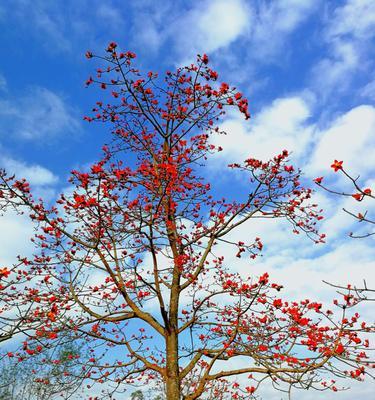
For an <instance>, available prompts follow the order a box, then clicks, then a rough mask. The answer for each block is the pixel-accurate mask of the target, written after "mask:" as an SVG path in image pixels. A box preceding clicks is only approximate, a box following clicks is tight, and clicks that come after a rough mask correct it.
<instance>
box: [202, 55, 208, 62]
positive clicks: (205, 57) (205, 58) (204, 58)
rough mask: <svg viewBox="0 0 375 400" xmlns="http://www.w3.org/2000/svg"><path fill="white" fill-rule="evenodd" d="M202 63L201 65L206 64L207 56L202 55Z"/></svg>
mask: <svg viewBox="0 0 375 400" xmlns="http://www.w3.org/2000/svg"><path fill="white" fill-rule="evenodd" d="M202 62H203V64H208V56H207V54H203V57H202Z"/></svg>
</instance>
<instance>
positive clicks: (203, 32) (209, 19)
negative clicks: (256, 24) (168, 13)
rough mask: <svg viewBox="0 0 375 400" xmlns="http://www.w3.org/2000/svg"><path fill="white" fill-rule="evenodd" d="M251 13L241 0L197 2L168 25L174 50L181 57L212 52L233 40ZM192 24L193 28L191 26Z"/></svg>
mask: <svg viewBox="0 0 375 400" xmlns="http://www.w3.org/2000/svg"><path fill="white" fill-rule="evenodd" d="M250 18H251V14H250V13H249V10H248V8H247V6H246V4H245V2H244V1H241V0H233V1H230V2H229V1H226V0H217V1H205V2H199V3H197V5H196V6H195V7H193V8H191V9H190V10H189V11H188V12H187V13H186V14H185V15H183V16H181V18H177V19H176V21H175V23H174V24H173V25H172V27H171V30H170V31H169V35H173V36H174V38H175V40H176V42H175V45H176V48H177V51H178V50H180V51H181V52H183V53H182V54H183V55H184V57H189V56H192V55H194V54H196V53H200V52H209V53H210V52H213V51H215V50H218V49H220V48H223V47H225V46H228V45H229V44H230V43H232V42H233V41H234V40H236V39H237V38H238V37H239V36H240V35H241V34H243V33H244V31H245V30H246V29H247V27H248V25H249V21H250ZM193 27H194V29H193Z"/></svg>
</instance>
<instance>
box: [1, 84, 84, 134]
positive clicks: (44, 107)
mask: <svg viewBox="0 0 375 400" xmlns="http://www.w3.org/2000/svg"><path fill="white" fill-rule="evenodd" d="M0 118H1V120H2V128H1V130H0V137H1V136H3V135H9V134H12V135H13V136H16V137H19V138H22V139H29V140H35V139H41V140H46V139H47V138H48V139H52V138H53V137H56V136H58V135H60V134H72V133H73V134H75V133H78V132H79V130H80V123H79V122H78V120H77V119H76V117H75V115H74V111H73V110H72V109H71V107H70V106H69V105H67V104H66V103H65V102H64V99H63V98H62V97H61V96H59V95H58V94H56V93H54V92H52V91H50V90H48V89H46V88H43V87H34V88H32V89H30V90H29V91H27V92H26V94H25V95H24V96H21V97H20V98H17V99H16V98H13V99H3V100H1V99H0Z"/></svg>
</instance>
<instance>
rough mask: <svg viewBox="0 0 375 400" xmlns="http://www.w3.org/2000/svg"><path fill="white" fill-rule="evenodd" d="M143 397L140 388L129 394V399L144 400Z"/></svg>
mask: <svg viewBox="0 0 375 400" xmlns="http://www.w3.org/2000/svg"><path fill="white" fill-rule="evenodd" d="M144 398H145V397H144V395H143V392H142V390H137V391H135V392H133V393H132V394H131V395H130V399H131V400H144Z"/></svg>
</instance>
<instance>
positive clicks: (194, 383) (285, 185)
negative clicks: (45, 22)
mask: <svg viewBox="0 0 375 400" xmlns="http://www.w3.org/2000/svg"><path fill="white" fill-rule="evenodd" d="M87 57H88V58H93V57H94V56H93V54H92V53H91V52H87ZM96 57H97V59H98V60H99V62H101V63H103V64H104V65H101V66H100V68H98V69H97V71H96V74H95V78H93V77H90V78H89V79H88V81H87V84H88V85H90V84H93V83H96V84H98V85H99V87H100V88H101V89H102V90H103V93H106V92H105V91H106V90H107V89H109V88H111V90H110V91H111V96H112V97H113V103H112V102H110V101H109V100H106V101H99V102H98V103H97V105H96V107H95V108H94V111H93V112H94V114H93V116H90V117H89V116H88V117H85V119H86V120H88V121H90V122H92V121H104V122H109V123H111V124H112V126H113V134H114V141H113V142H112V143H111V144H110V145H108V146H105V147H104V148H103V151H104V155H103V157H102V159H100V160H99V161H98V162H96V163H94V164H93V165H92V166H91V168H90V169H89V170H88V171H73V172H72V178H71V183H72V185H73V187H72V190H71V191H70V192H69V193H67V194H63V195H61V196H60V197H59V199H58V200H57V204H56V205H55V206H53V207H50V208H49V207H47V205H46V204H45V203H44V202H43V201H41V200H35V199H34V198H33V197H32V195H31V191H30V187H29V185H28V183H27V182H26V181H25V180H17V179H15V178H14V177H9V176H7V174H6V173H5V171H3V172H2V173H1V174H0V189H1V198H0V203H1V204H2V208H3V210H6V209H8V208H9V207H12V208H14V209H16V210H18V211H20V212H21V211H25V210H26V211H28V213H29V215H30V217H31V219H32V220H33V221H35V222H36V224H37V228H38V232H37V233H36V235H35V238H34V243H35V247H36V255H35V256H34V257H33V258H31V259H30V260H29V259H27V260H25V261H24V265H23V266H22V268H20V270H21V272H20V274H21V275H22V274H23V273H25V274H27V276H28V277H29V278H30V281H29V283H28V284H27V286H26V287H25V288H24V289H23V290H22V291H20V290H17V288H16V289H15V290H16V292H17V299H18V301H19V302H21V304H27V302H28V301H29V302H30V304H32V307H31V309H30V310H29V312H28V314H27V321H28V323H30V324H33V323H40V322H41V321H42V322H43V326H40V327H38V328H37V329H36V330H35V332H34V334H33V335H30V338H29V339H27V340H26V341H25V342H24V346H23V350H22V351H21V350H20V351H19V354H18V355H17V356H18V357H26V358H27V357H28V356H30V357H32V356H34V355H35V352H36V351H39V350H38V348H37V347H36V346H37V345H38V344H37V343H38V340H41V339H43V340H45V341H46V343H49V345H50V346H52V347H53V346H54V344H55V343H57V342H56V341H57V340H58V338H59V337H60V336H61V335H62V333H63V332H66V331H69V332H71V333H72V335H75V336H76V337H77V338H79V339H80V340H85V341H86V345H87V346H89V347H90V350H89V351H90V358H89V360H88V362H87V365H86V366H85V369H82V371H81V377H82V378H83V379H86V380H91V382H92V383H93V384H95V383H101V384H103V386H105V387H106V388H107V389H108V388H109V387H110V389H108V390H109V396H111V398H113V396H114V395H115V393H116V392H117V391H119V390H122V388H124V387H125V388H126V387H127V385H133V387H134V386H136V385H138V386H140V385H143V386H145V387H152V386H160V387H163V388H165V398H166V399H168V400H172V399H173V400H179V399H184V400H194V399H217V400H221V399H226V398H232V399H251V398H255V396H256V395H257V392H258V388H259V386H260V385H261V384H262V383H263V382H265V381H269V382H270V384H272V385H273V386H274V387H275V388H276V389H280V390H286V391H287V392H288V391H289V390H290V388H291V387H296V388H299V389H305V390H307V389H313V388H315V389H318V390H325V389H331V390H334V391H336V390H338V388H337V385H336V384H335V379H336V377H342V378H353V379H355V380H361V379H362V378H363V376H364V375H365V374H366V373H368V371H369V369H370V368H371V366H372V364H370V362H369V359H368V356H367V353H366V352H367V351H368V348H369V343H368V340H367V339H365V338H364V337H362V335H361V333H362V332H368V330H369V329H368V328H367V325H366V324H365V323H364V322H362V321H360V319H359V316H358V315H356V314H352V315H351V314H350V310H348V309H349V308H350V307H351V306H352V305H353V304H354V301H353V298H352V297H344V298H343V300H342V301H343V303H342V304H340V302H338V306H339V307H341V308H339V309H338V315H334V314H333V311H331V310H329V309H328V310H327V309H325V308H324V307H323V306H322V304H320V303H318V302H316V301H312V300H309V299H305V300H303V301H298V302H297V301H295V302H290V301H285V300H283V299H282V298H280V293H279V292H280V291H281V289H282V287H281V286H280V285H278V284H277V283H273V282H272V281H270V277H269V275H268V274H267V273H264V274H262V275H261V276H259V277H249V276H248V275H249V274H248V273H247V272H245V271H241V273H239V272H233V270H231V269H230V267H232V265H228V261H226V260H225V259H224V257H223V256H222V255H221V254H220V248H219V245H225V246H228V248H230V249H231V251H232V253H233V256H236V257H237V258H238V259H239V258H241V257H245V255H247V256H248V258H249V260H248V261H249V262H250V261H251V259H252V258H255V257H256V256H257V255H258V253H259V252H260V251H261V250H262V247H263V244H262V241H261V239H260V238H258V237H255V238H251V237H243V238H241V239H240V240H238V239H235V237H234V236H233V234H234V233H235V232H236V231H238V228H239V227H240V226H245V224H247V223H249V222H251V221H252V220H256V221H262V219H269V218H274V219H285V220H287V221H288V222H289V223H290V224H291V227H292V230H293V231H294V232H295V233H300V232H304V233H306V234H307V236H308V237H310V238H311V239H312V240H313V241H314V242H317V243H320V242H323V241H324V235H320V234H319V233H318V232H317V228H316V223H317V221H318V220H319V219H320V213H319V211H317V206H316V205H313V204H310V203H309V201H310V200H309V199H310V197H311V189H309V188H305V187H303V186H302V185H301V176H300V171H298V170H297V169H296V168H295V167H293V166H292V165H291V164H290V162H289V160H288V152H287V151H285V150H284V151H282V152H281V153H280V154H279V155H276V156H275V157H273V158H272V159H270V160H268V161H261V160H257V159H254V158H251V157H249V158H248V159H246V160H245V161H244V162H243V163H241V164H239V163H234V164H231V165H230V166H229V171H234V173H235V174H237V175H238V176H241V177H242V179H243V181H244V182H246V184H247V190H246V191H244V190H243V189H241V191H240V193H239V194H238V195H235V193H236V192H235V180H233V181H232V184H231V187H228V188H226V190H225V191H226V193H224V194H225V196H222V195H221V194H220V193H219V191H220V189H219V188H217V187H212V185H211V183H209V182H207V181H206V179H205V178H204V174H205V171H206V170H205V169H204V165H203V162H204V161H205V160H206V159H207V158H208V157H211V156H212V154H213V153H215V152H217V151H221V147H220V146H218V145H214V144H213V141H212V138H213V135H217V134H220V133H223V132H221V131H220V128H219V127H218V124H219V122H220V118H221V117H222V116H223V114H224V110H225V109H227V108H232V109H233V110H238V111H239V112H240V113H242V115H243V116H244V117H245V118H246V119H249V117H250V115H249V111H248V102H247V100H246V99H245V98H244V96H243V95H242V94H241V93H240V92H239V91H237V90H236V89H235V88H233V87H230V86H229V85H228V84H227V83H225V82H222V83H218V81H217V80H218V74H217V73H216V72H215V71H214V70H212V69H211V68H210V67H209V66H208V57H207V56H206V55H203V56H198V61H197V63H196V64H192V65H190V66H187V67H183V68H178V69H177V71H176V72H167V73H166V75H165V77H164V80H162V81H161V80H160V79H158V77H157V74H155V73H153V72H149V73H148V74H146V75H145V76H144V75H141V74H140V72H139V71H138V69H136V68H135V67H134V66H133V60H134V58H135V54H134V53H132V52H119V51H118V50H117V45H116V44H115V43H111V44H110V45H109V46H108V48H107V53H106V54H105V55H104V56H96ZM239 145H241V144H240V143H239ZM249 151H251V149H249ZM233 196H236V197H237V200H235V199H230V200H228V199H227V198H228V197H229V198H231V197H233ZM236 257H234V258H235V259H236ZM10 282H12V280H11V281H10ZM42 350H43V349H42ZM76 362H78V361H76ZM88 389H89V390H91V386H88ZM162 396H164V395H162ZM103 397H104V394H103V396H101V398H103ZM96 399H98V397H96Z"/></svg>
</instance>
